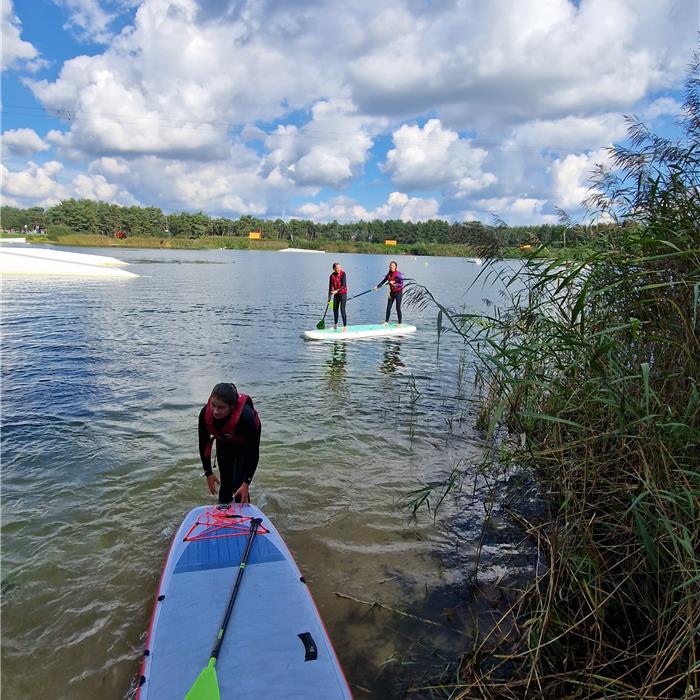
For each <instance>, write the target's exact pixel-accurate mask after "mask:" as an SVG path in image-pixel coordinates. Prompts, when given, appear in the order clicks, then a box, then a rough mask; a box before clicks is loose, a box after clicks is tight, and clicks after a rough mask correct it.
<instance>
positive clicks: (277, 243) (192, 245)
mask: <svg viewBox="0 0 700 700" xmlns="http://www.w3.org/2000/svg"><path fill="white" fill-rule="evenodd" d="M28 242H34V243H53V244H56V245H66V246H92V247H105V248H171V249H188V250H207V249H219V248H224V249H230V250H283V249H284V248H303V249H306V250H324V251H325V252H327V253H341V254H342V253H369V254H374V255H388V256H392V255H396V256H400V255H415V256H419V255H420V256H443V257H480V256H481V255H482V254H483V251H481V250H480V249H479V248H476V247H473V246H468V245H463V244H448V243H411V244H398V245H396V246H387V245H384V244H383V243H365V242H356V241H329V240H315V241H307V240H295V241H287V240H282V239H270V240H252V239H249V238H242V237H231V236H203V237H201V238H178V237H174V236H173V237H165V238H157V237H154V236H129V237H127V238H122V239H118V238H113V237H110V236H100V235H96V234H90V233H77V232H72V231H66V230H65V227H61V232H60V233H52V231H51V229H49V232H48V235H46V236H32V237H31V238H30V239H28ZM587 253H588V251H587V250H586V249H585V248H582V247H576V248H566V249H551V250H549V249H547V248H540V249H539V250H538V254H539V255H541V256H544V257H548V258H553V257H557V258H564V259H567V260H578V259H581V258H584V257H585V256H586V254H587ZM490 254H491V255H494V251H491V252H490ZM530 254H531V253H529V252H527V251H524V250H522V249H520V248H501V249H499V250H498V251H495V255H496V256H497V257H498V258H503V259H518V258H524V257H527V256H528V255H530Z"/></svg>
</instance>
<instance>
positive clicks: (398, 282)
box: [374, 260, 404, 326]
mask: <svg viewBox="0 0 700 700" xmlns="http://www.w3.org/2000/svg"><path fill="white" fill-rule="evenodd" d="M398 268H399V266H398V265H397V264H396V261H395V260H392V261H391V262H390V263H389V272H387V273H386V275H384V279H383V280H382V281H381V282H379V284H377V286H376V287H375V288H374V290H375V291H376V290H377V289H379V287H381V286H382V285H383V284H386V283H387V282H388V283H389V298H388V299H387V302H386V316H385V318H384V325H386V324H387V323H389V316H390V315H391V307H392V306H393V305H394V302H396V317H397V318H398V320H399V326H400V325H401V298H402V297H403V281H404V280H403V275H402V274H401V273H400V272H399V269H398Z"/></svg>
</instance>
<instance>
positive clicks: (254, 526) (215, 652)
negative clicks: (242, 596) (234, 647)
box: [210, 518, 262, 659]
mask: <svg viewBox="0 0 700 700" xmlns="http://www.w3.org/2000/svg"><path fill="white" fill-rule="evenodd" d="M260 523H262V518H252V519H251V521H250V534H249V535H248V542H247V544H246V547H245V552H243V558H242V559H241V564H240V566H239V567H238V575H237V576H236V583H235V584H234V586H233V592H232V593H231V598H230V599H229V601H228V607H227V608H226V614H225V615H224V619H223V621H222V623H221V627H219V634H218V635H217V637H216V644H215V645H214V648H213V649H212V652H211V657H210V658H215V659H216V658H218V656H219V651H220V650H221V643H222V642H223V641H224V633H225V632H226V627H227V626H228V621H229V619H230V617H231V613H232V612H233V604H234V603H235V602H236V596H237V595H238V589H239V588H240V587H241V581H242V580H243V572H244V571H245V567H246V564H247V563H248V557H249V556H250V550H251V549H252V548H253V540H254V539H255V535H256V534H257V532H258V526H259V525H260Z"/></svg>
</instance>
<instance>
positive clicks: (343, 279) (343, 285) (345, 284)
mask: <svg viewBox="0 0 700 700" xmlns="http://www.w3.org/2000/svg"><path fill="white" fill-rule="evenodd" d="M340 288H341V289H342V290H344V293H345V294H347V293H348V278H347V276H346V275H345V272H343V274H342V276H341V278H340Z"/></svg>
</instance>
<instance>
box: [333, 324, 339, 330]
mask: <svg viewBox="0 0 700 700" xmlns="http://www.w3.org/2000/svg"><path fill="white" fill-rule="evenodd" d="M333 330H334V331H337V330H338V324H337V323H334V324H333Z"/></svg>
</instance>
